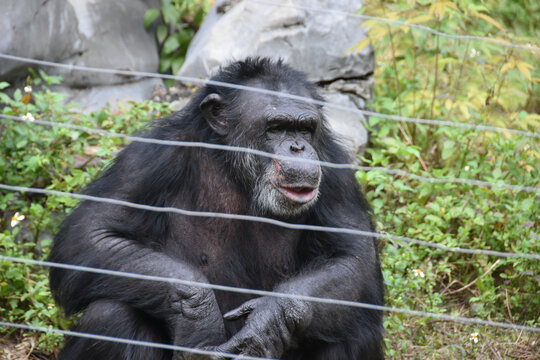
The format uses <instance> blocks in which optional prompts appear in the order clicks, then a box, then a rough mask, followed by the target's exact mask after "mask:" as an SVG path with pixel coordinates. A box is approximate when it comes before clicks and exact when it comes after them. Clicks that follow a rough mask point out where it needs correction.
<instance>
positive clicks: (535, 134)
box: [0, 0, 540, 359]
mask: <svg viewBox="0 0 540 360" xmlns="http://www.w3.org/2000/svg"><path fill="white" fill-rule="evenodd" d="M248 1H249V2H252V3H257V4H260V5H267V6H280V7H289V8H297V9H301V10H305V11H310V12H319V13H327V14H333V15H340V16H351V17H356V18H360V19H364V20H367V19H369V20H376V21H381V22H385V23H389V24H392V25H399V26H408V27H410V28H413V29H419V30H422V31H427V32H429V33H431V34H433V35H436V36H441V37H445V38H450V39H458V40H474V41H482V42H487V43H492V44H496V45H500V46H503V47H508V48H514V49H518V50H527V51H532V52H538V51H540V48H538V47H536V46H533V45H531V44H527V45H522V44H516V43H511V42H507V41H504V40H500V39H492V38H486V37H479V36H472V35H457V34H449V33H445V32H441V31H438V30H434V29H432V28H430V27H428V26H424V25H419V24H411V23H407V22H406V21H401V20H389V19H384V18H380V17H373V16H367V15H362V14H356V13H349V12H344V11H340V10H334V9H322V8H317V7H309V6H299V5H294V4H289V3H287V4H285V3H271V2H267V1H261V0H248ZM0 58H3V59H6V60H12V61H19V62H24V63H27V64H34V65H41V66H51V67H56V68H61V69H64V70H68V71H72V70H74V71H85V72H94V73H105V74H114V75H123V76H130V77H151V78H162V79H172V80H176V81H182V82H187V83H195V84H201V85H214V86H223V87H229V88H234V89H239V90H246V91H254V92H258V93H262V94H266V95H273V96H280V97H286V98H290V99H293V100H297V101H304V102H309V103H314V104H317V105H322V106H327V107H330V108H335V109H338V110H344V111H348V112H352V113H358V114H362V115H366V116H371V117H378V118H383V119H387V120H391V121H398V122H407V123H416V124H426V125H431V126H449V127H455V128H461V129H466V130H474V131H490V132H496V133H504V134H512V135H517V136H525V137H531V138H537V139H540V133H538V132H531V131H524V130H519V129H511V128H502V127H495V126H489V125H478V124H471V123H465V122H463V123H462V122H454V121H447V120H434V119H422V118H410V117H404V116H397V115H391V114H383V113H377V112H373V111H369V110H362V109H356V108H351V107H347V106H343V105H340V104H335V103H331V102H324V101H318V100H314V99H311V98H306V97H301V96H295V95H291V94H285V93H281V92H276V91H271V90H266V89H261V88H254V87H249V86H244V85H238V84H231V83H223V82H218V81H214V80H211V79H199V78H195V77H189V76H178V75H167V74H158V73H151V72H142V71H131V70H119V69H107V68H99V67H90V66H82V65H74V64H64V63H58V62H51V61H45V60H39V59H31V58H27V57H21V56H14V55H9V54H0ZM0 117H2V118H5V119H9V120H13V121H25V122H32V123H34V124H38V125H44V126H58V127H64V128H70V129H74V130H79V131H84V132H87V133H93V134H99V135H104V136H112V137H118V138H124V139H126V140H130V141H138V142H144V143H153V144H160V145H167V146H183V147H199V148H206V149H215V150H223V151H237V152H245V153H251V154H255V155H258V156H265V157H269V158H278V159H287V157H283V156H277V155H274V154H270V153H265V152H262V151H258V150H255V149H249V148H239V147H233V146H226V145H219V144H211V143H202V142H184V141H170V140H161V139H152V138H146V137H140V136H133V135H126V134H119V133H115V132H110V131H106V130H102V129H93V128H89V127H84V126H79V125H75V124H67V123H58V122H52V121H46V120H41V119H35V120H29V119H25V118H23V117H18V116H12V115H1V114H0ZM316 162H317V163H318V164H320V165H321V166H326V167H329V168H335V169H353V170H362V171H374V170H375V171H382V172H386V173H388V174H391V175H396V176H404V177H408V178H411V179H414V180H418V181H421V182H426V183H455V184H463V185H472V186H480V187H488V188H498V189H505V190H510V191H525V192H531V193H539V192H540V187H532V186H522V185H514V184H504V183H497V182H489V181H483V180H476V179H464V178H435V177H428V176H422V175H417V174H413V173H410V172H406V171H403V170H399V169H388V168H383V167H369V166H358V165H354V164H337V163H331V162H324V161H316ZM0 189H3V190H7V191H17V192H30V193H37V194H44V195H52V196H67V197H71V198H75V199H79V200H89V201H95V202H102V203H108V204H112V205H119V206H126V207H131V208H135V209H140V210H148V211H156V212H170V213H176V214H181V215H185V216H199V217H213V218H224V219H231V220H240V221H253V222H261V223H267V224H272V225H275V226H280V227H283V228H288V229H297V230H306V231H322V232H332V233H343V234H351V235H358V236H368V237H375V238H387V239H391V240H393V241H396V242H397V243H398V244H399V243H403V242H404V243H408V244H415V245H422V246H427V247H431V248H435V249H439V250H442V251H448V252H455V253H463V254H472V255H488V256H497V257H502V258H521V259H529V260H540V255H539V254H526V253H513V252H502V251H495V250H489V249H470V248H460V247H451V246H446V245H443V244H439V243H434V242H429V241H425V240H420V239H414V238H410V237H405V236H397V235H391V234H379V233H374V232H368V231H361V230H356V229H349V228H337V227H325V226H314V225H305V224H291V223H287V222H284V221H279V220H276V219H271V218H265V217H257V216H250V215H240V214H227V213H215V212H199V211H191V210H186V209H180V208H173V207H157V206H150V205H144V204H136V203H132V202H129V201H125V200H120V199H113V198H105V197H97V196H90V195H85V194H79V193H67V192H61V191H57V190H51V189H42V188H32V187H24V186H15V185H10V184H0ZM0 260H2V261H8V262H13V263H21V264H26V265H36V266H44V267H52V268H60V269H65V270H74V271H86V272H90V273H96V274H102V275H109V276H121V277H126V278H133V279H140V280H150V281H162V282H168V283H178V284H184V285H191V286H198V287H201V288H210V289H214V290H221V291H230V292H236V293H242V294H250V295H256V296H273V297H279V298H291V299H297V300H303V301H312V302H318V303H324V304H332V305H340V306H348V307H354V308H366V309H372V310H377V311H386V312H392V313H402V314H407V315H412V316H420V317H429V318H433V319H436V320H443V321H455V322H460V323H464V324H472V325H482V326H492V327H497V328H503V329H511V330H518V331H530V332H534V333H539V332H540V328H538V327H533V326H527V325H519V324H512V323H506V322H497V321H492V320H485V319H478V318H469V317H463V316H457V315H447V314H442V313H432V312H424V311H419V310H411V309H404V308H394V307H389V306H381V305H374V304H366V303H359V302H354V301H346V300H339V299H331V298H319V297H312V296H304V295H297V294H287V293H279V292H272V291H264V290H256V289H246V288H239V287H231V286H224V285H217V284H208V283H200V282H193V281H187V280H182V279H174V278H166V277H160V276H151V275H145V274H137V273H129V272H121V271H114V270H108V269H101V268H94V267H86V266H79V265H71V264H62V263H54V262H50V261H40V260H33V259H25V258H16V257H10V256H4V255H0ZM0 326H6V327H12V328H19V329H24V330H32V331H41V332H53V333H58V334H63V335H67V336H77V337H83V338H88V339H94V340H103V341H113V342H118V343H124V344H129V345H139V346H148V347H155V348H161V349H167V350H174V351H183V352H189V353H193V354H200V355H208V356H219V357H226V358H237V357H238V355H237V354H226V353H221V352H215V351H208V350H204V349H198V348H189V347H183V346H176V345H170V344H162V343H154V342H147V341H138V340H132V339H124V338H118V337H111V336H104V335H97V334H89V333H81V332H75V331H67V330H61V329H53V328H46V327H40V326H33V325H28V324H18V323H13V322H7V321H0ZM241 358H243V359H266V358H261V357H253V356H242V357H241Z"/></svg>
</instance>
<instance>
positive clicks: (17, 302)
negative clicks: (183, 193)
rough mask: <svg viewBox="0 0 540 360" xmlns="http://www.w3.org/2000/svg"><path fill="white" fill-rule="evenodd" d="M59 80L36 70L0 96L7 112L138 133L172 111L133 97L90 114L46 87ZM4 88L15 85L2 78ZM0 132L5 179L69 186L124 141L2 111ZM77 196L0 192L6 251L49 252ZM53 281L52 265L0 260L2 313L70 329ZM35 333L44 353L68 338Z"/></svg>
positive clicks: (77, 186) (40, 255)
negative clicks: (134, 100) (21, 84)
mask: <svg viewBox="0 0 540 360" xmlns="http://www.w3.org/2000/svg"><path fill="white" fill-rule="evenodd" d="M59 81H60V78H58V77H54V76H47V75H46V74H45V73H43V72H41V74H40V76H37V75H36V74H34V77H33V78H30V79H29V83H32V85H30V84H29V86H28V87H26V90H27V91H26V92H25V91H21V89H16V90H15V92H14V94H13V97H9V96H7V95H6V94H5V93H0V103H4V104H6V105H5V106H4V107H3V109H2V111H1V112H2V113H3V114H7V115H15V116H26V117H27V118H30V119H31V118H34V119H42V120H49V121H55V122H60V123H69V124H77V125H82V126H88V127H91V128H98V129H105V130H109V131H114V132H121V133H133V132H135V131H137V130H139V129H140V128H141V127H142V126H144V124H145V123H146V122H147V121H148V120H149V119H152V118H155V117H159V116H162V115H165V114H168V113H170V112H171V109H170V108H169V106H168V104H157V103H153V102H149V101H145V102H141V103H130V104H129V105H127V106H124V107H121V108H120V109H118V110H116V111H114V112H112V111H111V110H110V109H109V108H108V107H106V108H104V109H102V110H100V111H97V112H94V113H91V114H81V113H77V112H75V111H74V110H76V108H74V107H72V106H66V105H62V100H63V99H64V95H61V94H58V93H54V92H51V91H50V90H49V89H48V86H49V85H51V84H55V83H58V82H59ZM0 87H1V88H6V87H9V84H7V83H5V82H2V83H0ZM32 88H33V89H32ZM38 89H39V90H38ZM0 134H1V135H2V141H1V142H0V154H1V156H0V183H4V184H11V185H19V186H31V187H40V188H48V189H54V190H60V191H66V192H80V191H81V190H82V188H83V187H84V186H85V185H86V184H87V183H88V182H89V181H90V180H91V179H92V178H94V177H95V176H96V175H97V173H98V171H99V169H100V168H101V167H102V166H103V165H104V164H106V162H107V161H109V160H110V159H111V158H112V157H113V153H114V152H116V151H118V150H119V149H120V148H121V147H122V146H123V145H124V144H125V141H124V140H122V139H117V138H112V137H104V136H97V135H92V134H87V133H84V132H80V131H76V130H70V129H66V128H62V127H45V126H40V125H37V124H33V123H32V122H24V123H23V122H15V121H12V120H8V119H3V118H0ZM76 203H77V201H76V200H74V199H71V198H66V197H58V196H43V195H36V194H30V193H28V194H25V193H16V192H7V191H2V192H0V253H1V254H2V255H5V256H13V257H21V258H32V259H40V260H42V259H45V258H46V257H47V255H48V251H49V248H50V245H51V241H52V234H54V233H56V230H57V227H58V225H59V222H60V220H61V218H62V217H63V215H64V214H65V213H66V212H69V210H70V209H72V208H73V207H74V206H75V205H76ZM15 215H17V216H18V217H19V218H20V219H21V221H20V222H18V223H17V221H15V222H14V224H13V225H14V226H12V219H13V218H14V216H15ZM22 216H24V219H22ZM48 281H49V280H48V270H47V269H43V268H38V267H29V266H24V265H18V264H13V263H10V262H6V261H0V318H1V319H3V320H5V321H11V322H17V323H25V324H31V325H35V326H49V325H50V326H52V327H55V328H58V327H60V328H64V329H65V328H67V327H68V322H67V321H66V320H64V319H63V315H62V313H61V311H60V310H59V309H57V308H56V307H55V305H54V301H53V299H52V297H51V293H50V290H49V286H48ZM12 332H13V330H12V329H2V330H1V333H8V334H9V333H12ZM28 335H29V336H31V335H30V334H28ZM35 336H36V337H37V338H38V339H37V341H36V343H37V350H38V351H42V352H44V353H52V352H53V350H54V349H56V348H58V344H59V342H60V341H61V340H62V336H60V335H47V334H37V335H35Z"/></svg>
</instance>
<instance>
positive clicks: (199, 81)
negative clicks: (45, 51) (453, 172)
mask: <svg viewBox="0 0 540 360" xmlns="http://www.w3.org/2000/svg"><path fill="white" fill-rule="evenodd" d="M0 58H3V59H7V60H13V61H19V62H25V63H29V64H36V65H43V66H51V67H57V68H62V69H65V70H68V71H72V70H77V71H87V72H97V73H104V74H111V75H123V76H130V77H151V78H161V79H171V80H177V81H182V82H185V83H195V84H200V85H213V86H218V87H227V88H232V89H237V90H245V91H252V92H256V93H261V94H265V95H272V96H278V97H284V98H288V99H293V100H297V101H302V102H307V103H311V104H316V105H321V106H327V107H331V108H334V109H338V110H343V111H348V112H352V113H356V114H361V115H367V116H372V117H378V118H382V119H387V120H392V121H397V122H400V121H401V122H407V123H416V124H426V125H436V126H450V127H455V128H462V129H470V130H475V131H492V132H497V133H505V132H506V133H509V134H513V135H518V136H527V137H533V138H538V139H540V133H536V132H530V131H525V130H518V129H510V128H503V127H497V126H490V125H477V124H469V123H460V122H454V121H448V120H432V119H421V118H410V117H406V116H399V115H390V114H383V113H378V112H375V111H370V110H363V109H357V108H353V107H349V106H345V105H340V104H336V103H331V102H327V101H320V100H315V99H312V98H309V97H305V96H298V95H292V94H287V93H283V92H279V91H274V90H268V89H263V88H257V87H252V86H247V85H239V84H232V83H227V82H222V81H216V80H211V79H208V78H202V79H201V78H196V77H191V76H183V75H169V74H159V73H152V72H145V71H134V70H120V69H108V68H100V67H90V66H83V65H73V64H64V63H58V62H53V61H46V60H37V59H32V58H27V57H22V56H15V55H8V54H2V53H0ZM364 121H365V120H364Z"/></svg>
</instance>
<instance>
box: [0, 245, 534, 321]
mask: <svg viewBox="0 0 540 360" xmlns="http://www.w3.org/2000/svg"><path fill="white" fill-rule="evenodd" d="M0 260H3V261H10V262H15V263H23V264H28V265H38V266H45V267H52V268H58V269H64V270H75V271H85V272H91V273H95V274H102V275H111V276H119V277H127V278H131V279H138V280H150V281H160V282H167V283H171V284H182V285H187V286H196V287H201V288H206V289H213V290H220V291H228V292H235V293H240V294H249V295H257V296H272V297H278V298H285V299H294V300H302V301H310V302H316V303H322V304H330V305H340V306H349V307H354V308H362V309H370V310H377V311H387V312H393V313H401V314H407V315H412V316H419V317H429V318H434V319H437V320H444V321H455V322H460V323H464V324H476V325H483V326H493V327H498V328H502V329H511V330H520V331H531V332H540V328H538V327H534V326H528V325H519V324H512V323H506V322H499V321H493V320H485V319H478V318H469V317H465V316H457V315H446V314H440V313H431V312H427V311H421V310H411V309H404V308H395V307H391V306H386V305H375V304H369V303H361V302H356V301H349V300H339V299H331V298H322V297H316V296H307V295H297V294H289V293H281V292H275V291H267V290H256V289H247V288H240V287H235V286H226V285H217V284H210V283H202V282H197V281H190V280H183V279H176V278H168V277H163V276H154V275H144V274H138V273H131V272H124V271H117V270H108V269H101V268H94V267H88V266H81V265H71V264H63V263H55V262H51V261H42V260H33V259H25V258H17V257H12V256H4V255H0Z"/></svg>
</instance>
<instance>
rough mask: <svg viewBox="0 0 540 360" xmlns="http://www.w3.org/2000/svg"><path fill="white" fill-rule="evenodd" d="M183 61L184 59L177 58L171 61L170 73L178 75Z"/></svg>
mask: <svg viewBox="0 0 540 360" xmlns="http://www.w3.org/2000/svg"><path fill="white" fill-rule="evenodd" d="M185 60H186V58H185V57H177V58H176V59H174V60H173V61H172V64H171V71H172V73H173V74H178V71H180V68H181V67H182V65H184V61H185Z"/></svg>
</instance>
